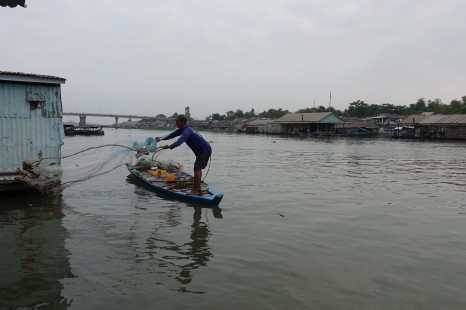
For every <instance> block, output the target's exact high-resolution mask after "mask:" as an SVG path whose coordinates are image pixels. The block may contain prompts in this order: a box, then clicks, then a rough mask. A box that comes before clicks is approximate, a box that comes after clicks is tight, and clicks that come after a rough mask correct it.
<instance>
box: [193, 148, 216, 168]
mask: <svg viewBox="0 0 466 310" xmlns="http://www.w3.org/2000/svg"><path fill="white" fill-rule="evenodd" d="M210 155H212V150H209V151H208V152H204V153H200V154H199V155H197V156H196V161H195V162H194V170H196V169H199V170H200V169H204V168H205V167H207V163H208V162H209V158H210Z"/></svg>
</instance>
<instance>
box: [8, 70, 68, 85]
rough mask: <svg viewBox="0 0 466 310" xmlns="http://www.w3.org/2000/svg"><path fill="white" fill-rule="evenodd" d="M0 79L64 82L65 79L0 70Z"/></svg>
mask: <svg viewBox="0 0 466 310" xmlns="http://www.w3.org/2000/svg"><path fill="white" fill-rule="evenodd" d="M0 81H14V82H33V83H52V84H64V83H65V81H66V79H64V78H61V77H58V76H53V75H44V74H33V73H23V72H9V71H0Z"/></svg>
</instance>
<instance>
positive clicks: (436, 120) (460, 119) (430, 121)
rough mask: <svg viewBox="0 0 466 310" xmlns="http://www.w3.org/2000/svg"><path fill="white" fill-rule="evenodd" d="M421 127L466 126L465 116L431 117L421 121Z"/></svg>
mask: <svg viewBox="0 0 466 310" xmlns="http://www.w3.org/2000/svg"><path fill="white" fill-rule="evenodd" d="M419 124H422V125H434V124H435V125H440V124H466V114H450V115H431V116H429V117H427V118H425V119H423V120H422V121H419Z"/></svg>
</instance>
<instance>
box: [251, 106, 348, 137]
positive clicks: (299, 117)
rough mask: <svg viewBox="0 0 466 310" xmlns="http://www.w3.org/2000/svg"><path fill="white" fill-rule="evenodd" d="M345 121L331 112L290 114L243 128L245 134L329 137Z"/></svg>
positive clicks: (254, 122)
mask: <svg viewBox="0 0 466 310" xmlns="http://www.w3.org/2000/svg"><path fill="white" fill-rule="evenodd" d="M341 123H343V120H342V119H341V118H339V117H338V116H336V115H334V114H333V113H331V112H324V113H288V114H286V115H284V116H282V117H280V118H278V119H274V120H267V119H257V120H254V121H251V122H249V123H247V124H245V125H244V126H243V132H247V133H266V134H277V135H329V134H334V133H335V125H336V124H341Z"/></svg>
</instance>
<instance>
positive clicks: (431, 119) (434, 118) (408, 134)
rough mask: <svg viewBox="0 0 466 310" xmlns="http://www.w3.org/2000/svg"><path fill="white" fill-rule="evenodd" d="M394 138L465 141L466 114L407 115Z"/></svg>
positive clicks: (400, 123) (399, 124)
mask: <svg viewBox="0 0 466 310" xmlns="http://www.w3.org/2000/svg"><path fill="white" fill-rule="evenodd" d="M394 137H398V138H411V139H440V140H447V139H451V140H466V114H449V115H433V113H423V114H416V115H408V116H406V117H405V118H404V119H403V120H402V121H400V122H399V123H398V127H397V129H396V130H395V132H394Z"/></svg>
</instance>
